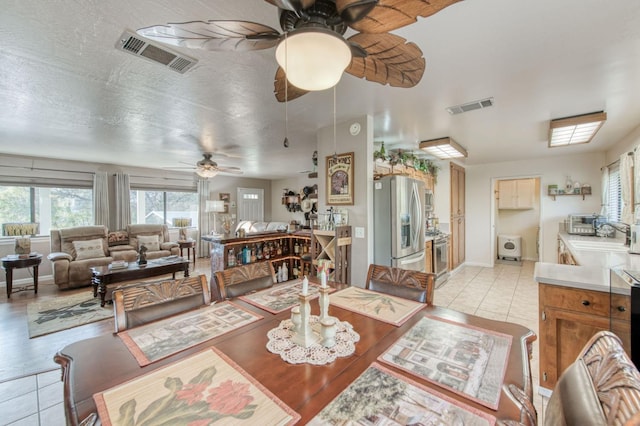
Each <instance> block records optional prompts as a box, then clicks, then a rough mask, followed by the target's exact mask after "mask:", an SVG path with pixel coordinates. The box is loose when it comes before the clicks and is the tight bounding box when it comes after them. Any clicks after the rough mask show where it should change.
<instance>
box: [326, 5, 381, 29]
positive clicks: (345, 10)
mask: <svg viewBox="0 0 640 426" xmlns="http://www.w3.org/2000/svg"><path fill="white" fill-rule="evenodd" d="M378 2H379V0H336V9H337V10H338V13H339V14H340V17H341V18H342V20H343V21H344V22H346V23H347V24H352V23H354V22H356V21H359V20H361V19H362V18H364V17H365V16H366V15H367V14H368V13H369V12H371V9H373V8H374V7H375V6H376V5H377V4H378Z"/></svg>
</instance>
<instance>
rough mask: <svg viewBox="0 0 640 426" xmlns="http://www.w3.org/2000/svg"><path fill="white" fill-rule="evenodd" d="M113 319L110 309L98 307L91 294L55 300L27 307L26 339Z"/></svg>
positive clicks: (98, 303)
mask: <svg viewBox="0 0 640 426" xmlns="http://www.w3.org/2000/svg"><path fill="white" fill-rule="evenodd" d="M111 317H113V306H111V305H108V306H105V307H104V308H101V307H100V298H99V297H95V298H94V297H93V294H92V293H91V291H89V290H87V291H86V292H82V293H78V294H74V295H71V296H64V297H56V298H55V299H47V300H42V301H38V302H33V303H29V304H28V305H27V324H28V327H29V338H30V339H31V338H34V337H38V336H42V335H45V334H49V333H55V332H56V331H61V330H66V329H68V328H73V327H78V326H80V325H84V324H89V323H91V322H96V321H101V320H104V319H108V318H111Z"/></svg>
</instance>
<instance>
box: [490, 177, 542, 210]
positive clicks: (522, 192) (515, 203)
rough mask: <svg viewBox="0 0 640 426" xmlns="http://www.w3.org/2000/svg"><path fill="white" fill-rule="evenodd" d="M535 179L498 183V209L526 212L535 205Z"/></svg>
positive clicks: (501, 181)
mask: <svg viewBox="0 0 640 426" xmlns="http://www.w3.org/2000/svg"><path fill="white" fill-rule="evenodd" d="M535 190H536V182H535V179H509V180H500V181H498V209H501V210H527V209H532V208H533V207H534V204H535Z"/></svg>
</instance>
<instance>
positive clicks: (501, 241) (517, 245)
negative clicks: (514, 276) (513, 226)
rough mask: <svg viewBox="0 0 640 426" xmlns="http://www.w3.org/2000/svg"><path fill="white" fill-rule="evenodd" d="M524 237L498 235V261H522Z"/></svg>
mask: <svg viewBox="0 0 640 426" xmlns="http://www.w3.org/2000/svg"><path fill="white" fill-rule="evenodd" d="M521 257H522V237H521V236H520V235H498V259H507V258H509V259H515V260H518V261H519V260H520V258H521Z"/></svg>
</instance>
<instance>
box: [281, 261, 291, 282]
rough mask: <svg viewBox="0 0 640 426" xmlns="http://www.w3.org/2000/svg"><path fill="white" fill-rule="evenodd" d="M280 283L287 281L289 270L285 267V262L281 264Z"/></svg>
mask: <svg viewBox="0 0 640 426" xmlns="http://www.w3.org/2000/svg"><path fill="white" fill-rule="evenodd" d="M281 278H282V281H283V282H284V281H289V268H288V267H287V262H282V275H281Z"/></svg>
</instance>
